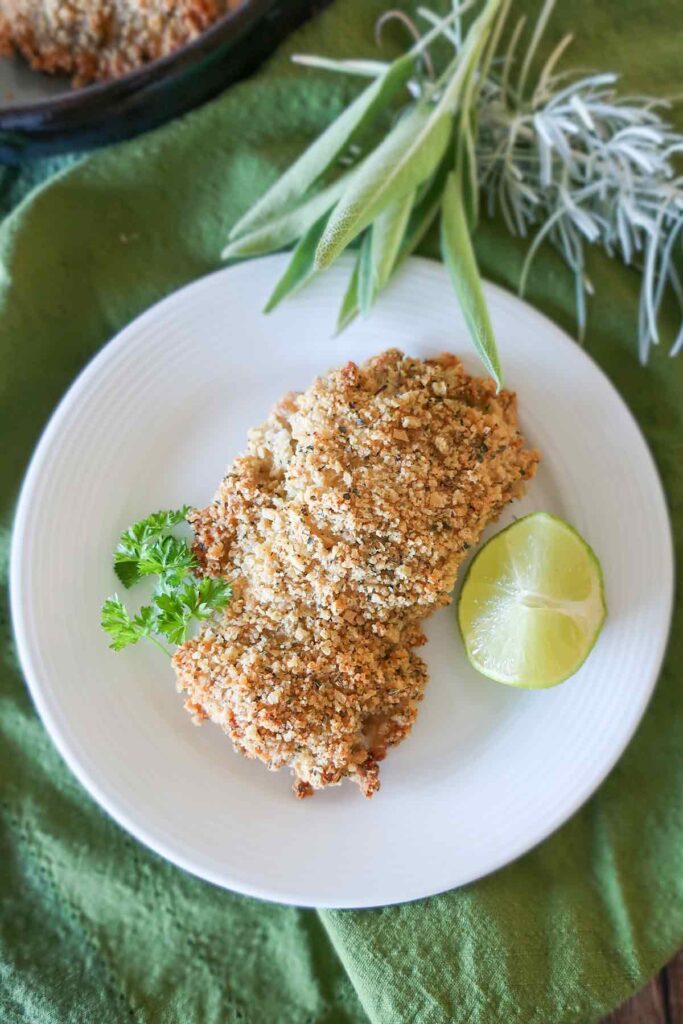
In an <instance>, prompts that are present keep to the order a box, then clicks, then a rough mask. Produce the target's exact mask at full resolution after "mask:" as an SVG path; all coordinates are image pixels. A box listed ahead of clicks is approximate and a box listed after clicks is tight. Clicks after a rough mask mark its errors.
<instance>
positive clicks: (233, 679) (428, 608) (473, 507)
mask: <svg viewBox="0 0 683 1024" xmlns="http://www.w3.org/2000/svg"><path fill="white" fill-rule="evenodd" d="M538 458H539V456H538V453H537V452H536V451H529V450H527V449H525V448H524V444H523V440H522V438H521V436H520V434H519V432H518V430H517V422H516V408H515V399H514V395H512V394H510V393H509V392H501V393H500V394H496V392H495V388H494V385H493V383H492V382H490V381H482V380H477V379H475V378H472V377H470V376H469V375H468V374H467V373H466V372H465V371H464V369H463V367H462V365H461V364H460V362H459V361H458V360H457V359H456V358H455V357H454V356H451V355H443V356H440V357H439V358H438V359H433V360H427V361H422V360H417V359H409V358H406V357H404V356H403V355H402V354H401V353H400V352H398V351H396V350H389V351H388V352H384V353H382V354H381V355H380V356H377V357H376V358H374V359H371V360H369V361H368V362H367V363H365V364H363V365H362V366H360V367H359V366H356V365H355V364H354V363H349V364H347V365H346V366H345V367H342V368H341V369H339V370H333V371H331V372H330V373H329V374H327V375H325V376H324V377H321V378H319V379H318V380H316V381H315V382H314V383H313V385H312V386H311V387H310V388H308V390H307V391H305V392H303V393H302V394H300V395H292V394H290V395H286V396H285V397H284V398H283V399H282V400H281V401H280V402H279V403H278V405H277V406H276V407H275V409H274V410H273V412H272V413H271V415H270V417H269V418H268V420H266V422H265V423H264V424H263V426H261V427H259V428H257V429H255V430H252V431H250V434H249V447H248V450H247V452H246V453H245V454H244V455H242V456H239V457H238V458H237V459H235V461H234V462H233V464H232V466H231V467H230V469H229V471H228V473H227V475H226V477H225V478H224V480H223V481H222V483H221V485H220V487H219V489H218V492H217V494H216V496H215V498H214V500H213V502H212V503H211V505H209V506H208V507H207V508H205V509H203V510H201V511H196V512H194V513H193V514H192V515H191V517H190V520H191V522H192V525H193V527H194V530H195V551H196V553H197V555H198V557H199V559H200V562H201V564H202V566H203V568H204V571H206V572H207V573H210V574H214V575H215V574H218V575H226V576H229V577H230V578H231V579H233V581H234V584H235V593H236V596H235V599H234V601H233V604H232V606H231V608H230V609H229V610H228V613H227V615H226V617H225V619H224V620H223V621H222V622H221V623H220V625H219V626H212V627H209V628H208V629H206V630H204V631H203V632H202V633H201V634H200V635H199V636H198V637H196V638H195V639H194V640H192V641H190V642H189V643H187V644H185V645H184V646H183V647H181V648H180V649H179V651H178V652H177V654H176V656H175V659H174V664H175V667H176V671H177V674H178V683H179V686H180V688H182V689H185V690H186V691H187V693H188V704H187V706H188V709H189V710H191V711H192V712H193V714H195V717H196V718H198V719H200V718H203V717H208V718H210V719H212V720H213V721H215V722H217V723H219V724H220V725H222V726H223V728H224V729H226V731H227V732H228V733H229V734H230V736H231V737H232V740H233V742H234V744H235V746H236V747H237V749H238V750H240V751H241V752H242V753H245V754H247V755H248V756H250V757H258V758H261V759H262V760H263V761H265V762H266V764H268V766H269V767H271V768H273V769H275V768H279V767H282V766H283V765H289V766H291V768H292V769H293V770H294V773H295V776H296V782H295V791H296V793H297V795H298V796H308V795H311V792H312V791H313V790H315V789H319V788H322V787H323V786H328V785H334V784H336V783H338V782H340V781H341V779H343V778H344V777H350V778H352V779H354V780H355V781H356V782H358V783H359V785H360V788H361V790H362V792H363V793H364V794H365V795H366V796H370V795H372V793H374V792H375V791H376V790H377V789H378V788H379V762H380V761H381V760H382V758H383V757H384V755H385V753H386V751H387V749H388V748H389V747H391V746H393V745H395V744H397V743H399V742H401V740H402V739H404V738H405V736H407V735H408V733H409V731H410V729H411V726H412V724H413V722H414V720H415V716H416V714H417V707H418V704H419V701H420V700H421V698H422V694H423V691H424V687H425V684H426V681H427V675H426V669H425V666H424V663H423V662H422V660H421V659H420V658H418V657H417V656H416V655H415V653H414V652H413V650H412V648H413V647H415V646H417V645H418V644H420V643H422V642H423V641H424V637H423V634H422V631H421V628H420V623H421V621H422V620H423V619H424V618H425V617H426V616H427V615H429V614H430V613H431V612H432V611H433V610H434V609H436V608H439V607H441V606H443V605H444V604H447V603H448V601H449V596H448V594H449V592H450V590H451V589H452V587H453V583H454V581H455V575H456V572H457V569H458V566H459V565H460V563H461V562H462V560H463V559H464V558H465V557H466V554H467V550H468V549H469V548H470V547H471V546H472V545H473V544H475V543H476V542H477V540H478V539H479V537H480V535H481V532H482V530H483V529H484V527H485V526H486V524H487V523H488V522H490V521H491V520H492V519H495V518H496V517H497V516H498V514H499V513H500V511H501V509H502V508H503V506H504V505H505V504H506V503H507V502H509V501H510V500H511V499H512V498H513V497H515V496H517V495H518V494H520V493H521V491H522V490H523V487H524V484H525V481H526V480H528V479H529V478H530V477H531V476H533V473H534V472H535V468H536V464H537V462H538Z"/></svg>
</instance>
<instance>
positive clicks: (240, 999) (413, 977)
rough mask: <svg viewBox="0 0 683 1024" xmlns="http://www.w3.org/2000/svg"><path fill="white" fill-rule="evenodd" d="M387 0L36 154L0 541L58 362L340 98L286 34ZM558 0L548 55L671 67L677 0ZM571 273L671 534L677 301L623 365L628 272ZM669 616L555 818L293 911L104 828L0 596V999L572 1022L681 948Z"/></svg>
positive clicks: (277, 1023) (100, 1009)
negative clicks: (179, 101) (372, 892)
mask: <svg viewBox="0 0 683 1024" xmlns="http://www.w3.org/2000/svg"><path fill="white" fill-rule="evenodd" d="M384 6H386V4H385V3H384V2H383V0H337V3H336V4H335V5H333V7H332V8H331V9H330V10H329V11H327V12H326V13H325V14H323V15H322V16H321V17H320V18H319V19H317V20H316V21H314V22H312V23H311V24H309V25H308V26H306V27H305V28H304V29H303V30H301V31H300V32H299V33H298V34H297V35H296V37H294V38H293V39H292V40H290V41H289V43H288V44H287V46H286V47H285V48H284V49H283V50H282V51H281V52H280V54H279V55H278V56H276V58H275V59H274V60H272V61H271V62H270V63H269V64H268V65H267V66H266V67H265V68H264V69H263V70H262V71H261V72H260V74H258V75H257V76H256V77H255V78H254V79H253V80H251V81H249V82H246V83H244V84H241V85H239V86H237V87H234V88H232V89H231V90H230V91H228V92H227V93H226V94H225V95H224V96H222V97H221V98H220V99H218V100H217V101H216V102H214V103H212V104H210V105H209V106H206V107H204V108H203V109H202V110H199V111H197V112H196V113H194V114H192V115H191V116H189V117H187V118H185V119H184V120H182V121H179V122H177V123H175V124H173V125H170V126H168V127H167V128H165V129H163V130H160V131H158V132H155V133H154V134H151V135H148V136H147V137H145V138H143V139H140V140H138V141H134V142H132V143H129V144H126V145H121V146H118V147H116V148H113V149H110V150H109V151H107V152H101V153H97V154H95V155H92V156H90V157H88V158H86V159H84V160H82V161H79V162H78V163H77V164H76V165H75V166H72V167H69V168H67V169H66V170H62V171H60V173H59V174H58V175H57V176H56V177H52V179H51V180H50V181H49V183H48V184H47V185H44V186H39V187H37V188H34V189H33V191H31V193H30V194H29V195H28V196H27V197H26V198H24V200H23V201H22V202H21V204H20V205H19V206H18V207H17V208H16V209H15V210H14V212H13V213H12V214H11V215H10V216H9V217H8V218H7V219H6V221H5V222H4V225H3V227H2V229H1V231H0V257H1V260H2V262H1V266H0V359H1V362H0V367H1V368H0V388H1V389H2V390H1V398H0V436H1V437H2V481H3V484H4V487H3V498H2V502H3V503H2V511H3V516H4V523H5V527H6V531H7V534H6V538H5V541H4V545H3V548H2V551H3V555H5V556H6V553H7V547H8V539H9V527H10V523H11V517H12V509H13V505H14V502H15V499H16V495H17V490H18V487H19V483H20V480H21V476H22V474H23V472H24V469H25V466H26V462H27V459H28V457H29V455H30V452H31V449H32V448H33V446H34V444H35V442H36V440H37V438H38V436H39V434H40V431H41V429H42V427H43V425H44V423H45V421H46V419H47V417H48V415H49V413H50V412H51V410H52V409H53V407H54V405H55V403H56V402H57V400H58V399H59V398H60V396H61V395H62V394H63V392H64V391H65V389H66V388H67V386H68V385H69V383H70V382H71V380H72V379H73V377H74V375H75V374H76V373H77V371H78V370H79V369H80V368H81V367H82V366H83V365H84V363H86V362H87V361H88V360H89V359H90V358H91V356H92V355H93V353H94V352H96V351H97V349H98V348H99V347H100V346H101V345H103V344H104V343H105V342H106V341H107V340H108V339H109V338H110V337H111V336H112V335H113V334H114V333H115V332H116V331H118V330H119V328H121V327H122V326H123V325H124V324H125V323H127V322H128V321H129V320H130V319H131V318H132V317H134V316H135V315H137V314H138V313H140V312H141V311H142V310H144V309H146V308H147V307H149V306H150V305H151V304H152V303H153V302H156V301H157V300H158V299H160V298H161V297H162V296H164V295H167V294H168V293H169V292H171V291H173V290H174V289H176V288H178V287H179V286H180V285H183V284H185V283H186V282H187V281H190V280H192V279H194V278H197V277H199V276H201V275H202V274H205V273H207V272H208V271H211V270H213V269H214V268H215V267H216V266H217V265H218V262H219V260H218V253H219V252H220V249H221V245H222V243H223V242H224V240H225V238H226V236H227V233H228V228H229V226H230V225H231V224H232V223H233V222H234V220H235V218H236V217H237V216H238V215H239V214H240V213H241V212H242V211H243V210H244V209H245V208H246V207H247V206H248V205H249V204H250V203H251V202H252V200H254V199H255V197H256V196H257V195H259V194H260V193H261V192H262V191H263V189H264V188H265V187H266V185H267V184H268V183H269V182H270V181H272V180H273V178H274V177H275V175H276V173H277V171H278V170H279V169H281V168H282V167H284V166H285V165H286V164H287V163H288V162H289V160H290V159H291V158H292V156H293V155H294V154H295V153H297V152H298V151H299V150H300V149H301V147H302V146H303V145H304V144H305V143H306V142H307V141H308V140H310V139H311V138H312V137H313V136H314V135H315V134H316V133H317V132H319V131H320V129H321V128H322V127H323V126H324V125H325V124H327V123H328V122H329V120H330V119H331V118H332V117H333V116H335V115H336V114H337V113H338V112H339V111H340V110H341V109H342V107H343V106H344V104H345V103H346V102H347V101H348V99H349V97H350V96H351V95H352V94H353V89H354V88H355V85H354V83H353V82H351V81H350V80H347V79H343V80H340V79H339V78H337V77H335V76H331V75H325V74H323V73H313V72H310V71H305V70H301V69H295V68H293V67H292V66H291V65H290V64H289V62H288V54H289V53H291V52H293V51H295V50H299V51H301V50H307V51H315V52H322V53H327V54H331V55H339V56H342V55H343V56H351V55H359V54H366V55H368V56H372V55H373V54H374V53H375V50H374V45H373V42H372V28H373V22H374V20H375V17H376V16H377V14H378V13H379V12H380V11H381V10H382V9H383V7H384ZM404 6H406V7H407V8H410V7H411V6H412V5H411V4H410V3H409V2H406V3H405V4H404ZM515 6H520V7H522V8H527V9H530V10H532V9H534V6H535V5H534V4H532V3H531V2H529V3H526V2H522V3H519V2H517V3H516V4H515ZM558 7H559V8H560V9H559V10H558V11H557V13H556V15H555V16H554V20H553V22H552V24H551V31H550V36H549V38H548V40H547V41H546V44H545V51H546V52H547V50H548V48H549V46H550V45H551V44H552V42H553V41H554V40H557V39H558V38H559V36H560V35H561V34H562V33H563V32H565V31H568V30H575V31H576V33H577V37H578V38H577V40H576V43H575V45H574V47H573V57H572V59H573V62H574V63H577V64H580V65H583V66H590V67H595V68H598V69H607V68H614V69H616V70H620V71H622V72H623V73H624V76H625V79H626V82H627V84H628V86H629V87H630V88H632V89H643V90H650V91H654V92H657V93H660V94H664V93H667V92H675V91H679V90H680V38H681V32H682V30H683V11H682V10H681V7H680V0H659V2H658V3H656V4H655V3H652V2H647V0H593V2H591V0H575V2H574V3H572V4H564V3H563V4H559V5H558ZM30 175H33V176H34V178H35V177H36V176H38V175H39V171H38V170H37V169H36V168H35V167H33V168H31V169H27V170H26V171H25V173H24V175H23V176H22V175H20V176H19V177H18V178H16V179H13V180H12V182H11V183H9V185H8V184H7V182H6V188H9V190H10V191H8V192H6V194H5V201H10V200H13V199H16V198H17V197H20V196H21V195H22V192H23V191H25V190H26V187H27V184H31V182H30ZM8 197H9V198H8ZM432 244H433V243H432ZM477 250H478V253H479V257H480V260H481V264H482V267H483V269H484V272H485V273H486V274H487V275H488V276H489V277H491V278H493V279H494V280H497V281H499V282H501V283H502V284H504V285H507V286H509V287H510V288H514V287H515V286H516V283H517V279H518V275H519V270H520V263H521V254H522V252H523V247H522V246H520V245H519V244H518V243H517V242H516V241H515V240H513V239H511V238H510V237H509V236H508V235H507V233H506V232H505V230H504V229H503V228H502V227H501V225H500V224H497V223H491V222H487V221H485V222H484V223H483V224H482V225H481V228H480V230H479V232H478V235H477ZM427 251H428V252H429V251H433V249H432V250H430V248H429V246H428V247H427ZM591 274H592V276H593V278H594V280H595V283H596V286H597V294H598V298H597V299H595V300H593V301H592V302H591V308H590V328H589V333H588V348H589V350H590V352H591V353H592V355H593V356H594V357H595V358H596V359H597V360H598V362H599V363H600V364H601V365H602V366H603V367H604V368H605V370H606V371H607V372H608V374H609V375H610V377H611V378H612V380H613V381H614V383H615V384H616V386H617V387H618V388H619V390H620V391H621V393H622V394H623V396H624V397H625V399H626V401H627V402H628V404H629V405H630V407H631V408H632V409H633V411H634V413H635V415H636V416H637V417H638V419H639V421H640V423H641V426H642V428H643V430H644V432H645V434H646V436H647V439H648V441H649V443H650V445H651V446H652V450H653V452H654V454H655V457H656V459H657V462H658V465H659V468H660V471H661V473H662V476H663V479H664V483H665V486H666V490H667V494H668V498H669V502H670V507H671V511H672V516H673V520H674V524H675V527H676V530H675V532H676V541H677V547H678V555H679V556H680V553H681V529H680V528H681V523H682V521H683V358H681V359H679V360H678V361H673V360H670V359H668V358H667V355H666V347H665V342H666V341H667V340H668V339H670V337H671V336H672V335H673V330H674V327H675V317H674V316H673V313H672V311H668V313H667V316H668V320H667V322H666V330H665V332H664V334H665V337H664V339H663V344H662V346H661V348H660V350H659V351H657V352H656V353H655V356H654V357H653V358H652V360H651V362H650V364H649V365H648V366H647V367H646V368H641V367H640V366H639V365H638V362H637V358H636V350H635V338H634V335H635V322H636V321H635V316H636V308H637V293H638V278H637V277H636V275H635V274H634V273H632V272H630V271H628V270H625V269H623V268H621V267H619V266H617V265H611V264H609V263H608V261H606V260H603V259H595V260H594V261H593V265H592V266H591ZM529 299H530V301H531V302H532V303H534V304H536V305H537V306H539V307H540V308H542V309H544V310H545V311H546V312H547V313H548V314H549V315H550V316H552V317H553V318H554V319H556V320H557V321H558V322H559V323H560V324H562V325H563V326H565V327H567V328H568V329H570V330H571V329H572V327H573V319H572V308H573V305H572V303H573V298H572V284H571V280H570V278H569V277H568V275H567V273H566V272H565V271H564V269H563V267H562V265H561V263H560V262H559V260H558V259H557V258H556V257H554V256H553V254H552V253H548V254H546V255H544V258H543V259H542V260H539V261H538V263H537V264H536V269H535V272H534V274H533V276H532V279H531V288H530V290H529ZM255 356H256V357H258V353H255ZM599 442H600V439H599V438H596V444H599ZM624 515H628V509H627V508H625V509H624ZM55 543H59V538H58V537H56V538H55ZM54 596H55V600H59V595H58V594H55V595H54ZM682 627H683V602H682V601H681V598H680V594H679V597H678V606H677V611H676V617H675V621H674V629H673V637H672V640H671V644H670V649H669V654H668V659H667V663H666V667H665V669H664V671H663V673H662V677H661V679H660V682H659V685H658V687H657V691H656V693H655V696H654V699H653V701H652V705H651V707H650V709H649V711H648V713H647V715H646V717H645V719H644V721H643V724H642V726H641V727H640V729H639V730H638V733H637V736H636V738H635V739H634V741H633V742H632V743H631V745H630V747H629V749H628V751H627V752H626V754H625V756H624V757H623V758H622V760H621V761H620V763H619V765H618V766H617V768H616V769H615V770H614V771H613V772H612V774H611V776H610V777H609V779H608V780H607V782H606V783H605V784H604V785H603V786H602V787H601V789H600V791H599V792H598V794H597V795H596V796H595V797H594V798H593V799H592V800H591V801H590V803H589V804H588V805H587V806H586V807H585V808H584V809H583V810H582V811H581V812H580V813H579V814H577V815H576V816H575V817H574V818H573V819H572V820H571V821H570V822H569V823H568V824H567V825H566V826H565V827H564V828H562V829H561V830H560V831H559V832H558V833H556V834H555V835H554V836H553V837H552V838H551V839H549V840H547V841H546V842H545V843H543V844H542V845H541V846H540V847H538V848H537V849H536V850H534V851H533V852H532V853H530V854H528V855H527V856H525V857H524V858H522V859H521V860H520V861H518V862H517V863H515V864H513V865H511V866H510V867H508V868H506V869H504V870H502V871H500V872H498V873H497V874H495V875H493V876H491V877H489V878H487V879H484V880H483V881H481V882H478V883H476V884H474V885H469V886H466V887H465V888H463V889H460V890H458V891H455V892H451V893H447V894H445V895H442V896H438V897H435V898H432V899H428V900H423V901H421V902H419V903H416V904H411V905H405V906H401V907H392V908H386V909H383V910H373V911H358V912H348V911H347V912H321V913H319V914H317V913H315V912H313V911H299V910H296V909H292V908H284V907H279V906H273V905H268V904H265V903H260V902H258V901H255V900H252V899H246V898H243V897H240V896H236V895H233V894H231V893H229V892H223V891H220V890H217V889H214V888H212V887H211V886H209V885H206V884H204V883H202V882H200V881H198V880H196V879H194V878H191V877H190V876H188V875H186V874H183V873H182V872H181V871H178V870H177V869H175V868H174V867H171V866H170V865H169V864H166V863H165V862H163V861H161V860H160V859H159V858H158V857H156V856H155V855H153V854H152V853H150V852H148V851H147V850H146V849H144V848H143V847H141V846H139V845H138V844H137V843H136V842H134V841H133V840H132V839H131V838H129V837H128V836H127V835H126V834H125V833H124V832H122V831H121V829H119V828H118V827H117V826H116V825H115V824H113V823H112V822H111V821H110V820H109V819H108V818H107V817H106V816H105V815H104V814H103V813H102V812H101V811H100V810H99V808H98V807H97V806H96V805H95V804H94V803H93V801H92V800H91V799H90V798H89V797H88V796H87V795H86V793H85V792H83V790H82V789H81V788H80V786H79V785H78V784H77V783H76V781H75V780H74V779H73V778H72V776H71V775H70V773H69V772H68V770H67V769H66V768H65V766H64V765H63V764H62V762H61V760H60V758H59V756H58V755H57V753H56V751H55V749H54V748H53V746H52V744H51V742H50V740H49V739H48V737H47V735H46V733H45V731H44V729H43V727H42V726H41V724H40V722H39V721H38V719H37V717H36V715H35V713H34V711H33V709H32V707H31V702H30V700H29V697H28V694H27V692H26V690H25V688H24V684H23V682H22V680H21V675H20V672H19V669H18V666H17V663H16V659H15V655H14V654H13V650H12V643H11V639H10V625H9V622H8V614H7V605H6V603H5V602H3V605H2V629H3V630H4V643H3V644H2V659H3V670H2V673H1V676H2V680H1V688H0V696H1V705H0V729H1V733H2V741H1V746H0V766H1V767H0V778H1V783H0V784H1V800H0V810H1V818H0V820H1V821H2V830H1V833H0V843H1V844H2V846H1V850H0V895H1V899H2V914H1V919H0V929H1V931H0V970H1V972H2V978H1V982H0V1019H1V1020H2V1021H3V1022H8V1024H14V1022H22V1024H24V1022H31V1024H33V1022H35V1024H48V1022H59V1024H77V1022H78V1024H80V1022H83V1024H93V1022H98V1024H110V1022H112V1024H120V1022H125V1021H135V1022H139V1024H141V1022H144V1024H214V1022H216V1024H219V1022H220V1024H225V1022H230V1024H232V1022H238V1021H239V1022H248V1024H271V1022H272V1024H288V1022H293V1024H314V1022H315V1024H318V1022H327V1024H333V1022H334V1024H337V1022H339V1024H356V1022H361V1021H366V1020H368V1019H369V1020H371V1021H373V1022H378V1024H379V1022H381V1024H401V1022H411V1024H412V1022H416V1024H447V1022H448V1024H495V1022H505V1024H513V1022H519V1024H569V1022H582V1024H583V1022H590V1021H593V1020H596V1019H597V1018H598V1017H599V1016H600V1015H601V1014H602V1013H603V1012H605V1011H607V1010H608V1009H610V1008H611V1007H612V1006H614V1005H616V1004H617V1003H618V1002H619V1001H620V1000H622V999H623V998H625V997H626V996H627V995H628V994H629V993H630V992H631V991H633V990H635V989H636V988H638V987H639V986H640V985H641V984H642V983H643V982H644V981H645V980H646V978H647V977H648V976H650V975H652V974H653V973H654V972H655V971H656V970H657V969H658V968H659V967H660V966H661V965H662V964H663V963H664V962H665V961H666V960H667V959H668V958H669V957H670V956H671V955H672V954H673V952H674V951H675V950H676V948H677V947H679V946H680V945H681V944H683V802H682V801H681V790H682V786H683V744H682V743H681V736H683V689H682V687H681V682H682V679H681V668H680V666H681V664H683V639H682V635H683V630H682ZM92 685H93V686H97V680H96V679H94V680H93V682H92ZM614 685H615V686H618V685H619V680H618V679H615V680H614ZM415 870H416V871H419V870H420V865H419V864H416V865H415Z"/></svg>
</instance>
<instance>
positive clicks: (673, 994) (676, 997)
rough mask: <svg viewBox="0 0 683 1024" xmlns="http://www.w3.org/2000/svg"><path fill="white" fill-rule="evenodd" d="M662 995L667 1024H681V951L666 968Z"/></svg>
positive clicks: (682, 1017)
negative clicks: (664, 998) (667, 1018)
mask: <svg viewBox="0 0 683 1024" xmlns="http://www.w3.org/2000/svg"><path fill="white" fill-rule="evenodd" d="M664 994H665V996H666V1004H667V1009H668V1013H669V1021H668V1024H683V950H681V952H680V953H679V954H678V956H675V957H674V958H673V960H672V961H671V963H670V964H669V966H668V967H667V968H666V977H665V985H664Z"/></svg>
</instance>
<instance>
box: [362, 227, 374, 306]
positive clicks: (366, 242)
mask: <svg viewBox="0 0 683 1024" xmlns="http://www.w3.org/2000/svg"><path fill="white" fill-rule="evenodd" d="M373 231H374V227H373V228H368V230H367V231H366V232H365V234H364V235H363V241H362V242H361V247H360V253H359V255H358V305H359V307H360V311H361V313H362V314H363V316H367V315H368V313H369V312H370V310H371V308H372V304H373V302H374V301H375V295H376V294H377V292H376V290H375V287H374V281H373V278H372V255H371V254H372V234H373Z"/></svg>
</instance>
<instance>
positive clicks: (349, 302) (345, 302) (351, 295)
mask: <svg viewBox="0 0 683 1024" xmlns="http://www.w3.org/2000/svg"><path fill="white" fill-rule="evenodd" d="M360 259H361V254H360V253H359V254H358V256H357V257H356V262H355V263H354V266H353V272H352V274H351V278H350V280H349V285H348V288H347V289H346V292H345V294H344V298H343V299H342V304H341V309H340V310H339V317H338V319H337V330H336V332H335V333H336V334H341V332H342V331H343V330H345V328H347V327H348V326H349V324H350V323H351V321H352V320H355V318H356V317H357V316H358V311H359V308H360V306H359V299H358V280H359V271H360Z"/></svg>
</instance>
